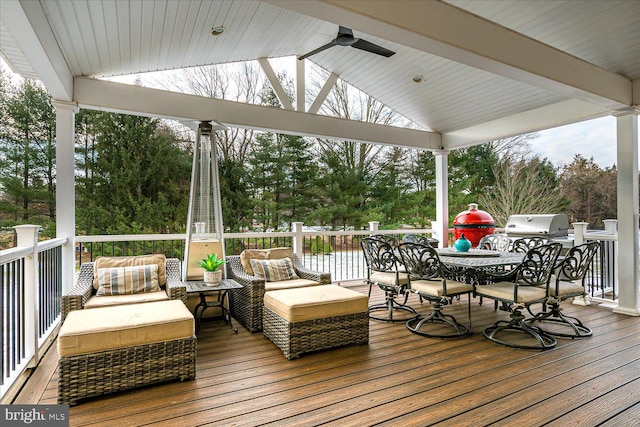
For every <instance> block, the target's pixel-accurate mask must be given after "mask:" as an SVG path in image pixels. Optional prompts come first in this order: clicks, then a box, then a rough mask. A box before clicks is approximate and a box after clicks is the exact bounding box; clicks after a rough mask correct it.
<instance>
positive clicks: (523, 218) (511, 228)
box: [505, 214, 573, 247]
mask: <svg viewBox="0 0 640 427" xmlns="http://www.w3.org/2000/svg"><path fill="white" fill-rule="evenodd" d="M505 232H506V233H507V235H508V236H509V237H510V238H511V240H515V239H520V238H523V237H534V236H538V237H545V238H547V239H549V240H550V241H553V242H559V243H562V245H563V246H565V247H569V246H573V239H572V238H569V218H568V217H567V215H565V214H535V215H511V216H510V217H509V219H508V220H507V225H506V226H505Z"/></svg>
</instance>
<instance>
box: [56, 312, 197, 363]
mask: <svg viewBox="0 0 640 427" xmlns="http://www.w3.org/2000/svg"><path fill="white" fill-rule="evenodd" d="M193 335H194V321H193V315H192V314H191V312H189V310H188V309H187V307H185V305H184V304H183V303H182V301H178V300H173V301H160V302H153V303H148V304H135V305H118V306H113V307H102V308H96V309H93V310H74V311H72V312H71V313H69V315H68V316H67V318H66V319H65V321H64V323H63V324H62V327H61V328H60V332H59V333H58V354H59V355H60V356H71V355H75V354H87V353H95V352H99V351H104V350H112V349H117V348H124V347H132V346H136V345H142V344H150V343H154V342H162V341H171V340H176V339H181V338H189V337H192V336H193Z"/></svg>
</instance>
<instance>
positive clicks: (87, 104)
mask: <svg viewBox="0 0 640 427" xmlns="http://www.w3.org/2000/svg"><path fill="white" fill-rule="evenodd" d="M74 93H75V97H76V101H77V102H78V104H79V105H80V106H81V107H82V108H90V109H96V110H104V111H112V112H118V113H126V114H137V115H143V116H150V117H163V118H170V119H176V120H196V121H202V120H212V119H215V120H218V121H220V122H221V123H224V124H225V125H227V126H230V127H240V128H249V129H257V130H264V131H271V132H281V133H287V134H291V135H302V136H313V137H318V138H329V139H339V140H348V141H357V142H365V143H375V144H384V145H391V146H396V147H405V148H420V149H426V150H434V149H439V148H440V143H441V137H440V134H439V133H436V132H427V131H421V130H416V129H406V128H398V127H391V126H384V125H379V124H374V123H367V122H360V121H355V120H346V119H339V118H335V117H328V116H321V115H317V114H310V113H303V112H298V111H290V110H283V109H281V108H275V107H264V106H260V105H254V104H244V103H240V102H234V101H225V100H220V99H213V98H206V97H202V96H196V95H187V94H183V93H176V92H169V91H165V90H159V89H151V88H144V87H138V86H132V85H127V84H123V83H115V82H110V81H106V80H98V79H90V78H85V77H76V79H75V84H74Z"/></svg>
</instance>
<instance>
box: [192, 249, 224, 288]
mask: <svg viewBox="0 0 640 427" xmlns="http://www.w3.org/2000/svg"><path fill="white" fill-rule="evenodd" d="M225 262H226V261H225V260H223V259H220V258H218V257H217V256H216V254H209V255H207V257H206V258H204V259H202V260H201V261H200V262H198V265H199V266H200V267H202V268H203V269H204V282H205V283H207V284H210V285H215V284H216V283H218V282H219V281H220V280H222V269H218V268H219V267H220V266H222V265H223V264H224V263H225Z"/></svg>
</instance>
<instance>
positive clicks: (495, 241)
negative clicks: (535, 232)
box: [478, 234, 511, 252]
mask: <svg viewBox="0 0 640 427" xmlns="http://www.w3.org/2000/svg"><path fill="white" fill-rule="evenodd" d="M478 249H486V250H489V251H498V252H509V250H510V249H511V239H509V236H507V235H506V234H487V235H486V236H483V237H482V239H480V243H478Z"/></svg>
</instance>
